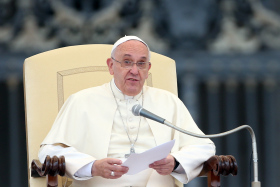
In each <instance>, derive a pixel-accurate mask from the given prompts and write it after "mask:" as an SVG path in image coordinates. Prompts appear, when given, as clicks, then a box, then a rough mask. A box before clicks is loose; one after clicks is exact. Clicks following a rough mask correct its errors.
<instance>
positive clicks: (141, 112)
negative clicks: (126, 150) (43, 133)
mask: <svg viewBox="0 0 280 187" xmlns="http://www.w3.org/2000/svg"><path fill="white" fill-rule="evenodd" d="M132 113H133V114H134V115H135V116H143V117H146V118H149V119H151V120H154V121H157V122H159V123H162V124H165V125H166V126H168V127H171V128H173V129H175V130H177V131H180V132H182V133H184V134H188V135H190V136H194V137H197V138H218V137H223V136H227V135H229V134H232V133H235V132H237V131H240V130H242V129H247V130H248V131H249V133H250V135H251V138H252V150H253V162H254V181H253V182H252V187H260V186H261V183H260V182H259V181H258V154H257V142H256V136H255V133H254V131H253V129H252V128H251V127H250V126H249V125H242V126H240V127H237V128H235V129H232V130H229V131H226V132H223V133H218V134H210V135H202V134H196V133H193V132H190V131H186V130H184V129H182V128H180V127H176V126H174V125H172V123H170V122H169V121H167V120H165V119H164V118H162V117H159V116H157V115H155V114H153V113H151V112H149V111H148V110H145V109H144V108H142V106H141V105H140V104H138V105H134V106H133V107H132Z"/></svg>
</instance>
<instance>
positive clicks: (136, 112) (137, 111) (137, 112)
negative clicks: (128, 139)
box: [132, 104, 142, 116]
mask: <svg viewBox="0 0 280 187" xmlns="http://www.w3.org/2000/svg"><path fill="white" fill-rule="evenodd" d="M141 110H142V106H141V105H140V104H137V105H134V106H133V107H132V113H133V114H134V116H140V111H141Z"/></svg>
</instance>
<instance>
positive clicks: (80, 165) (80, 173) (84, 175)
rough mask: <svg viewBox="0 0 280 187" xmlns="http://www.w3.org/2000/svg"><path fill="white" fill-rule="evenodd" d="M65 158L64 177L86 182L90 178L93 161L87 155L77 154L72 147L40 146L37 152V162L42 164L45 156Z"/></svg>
mask: <svg viewBox="0 0 280 187" xmlns="http://www.w3.org/2000/svg"><path fill="white" fill-rule="evenodd" d="M47 155H49V156H51V157H53V156H55V155H56V156H58V157H59V156H62V155H63V156H65V164H66V168H67V170H66V175H67V176H68V177H70V178H72V179H75V180H88V179H90V178H92V176H91V166H92V164H93V162H94V161H95V159H94V158H93V157H92V156H90V155H87V154H84V153H81V152H78V151H77V150H76V149H75V148H73V147H62V146H60V145H42V146H41V148H40V150H39V154H38V157H39V160H40V162H41V163H43V162H44V160H45V158H46V156H47Z"/></svg>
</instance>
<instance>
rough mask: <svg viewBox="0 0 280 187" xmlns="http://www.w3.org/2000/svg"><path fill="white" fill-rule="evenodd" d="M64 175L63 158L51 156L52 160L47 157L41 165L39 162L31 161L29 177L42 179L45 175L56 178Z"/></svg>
mask: <svg viewBox="0 0 280 187" xmlns="http://www.w3.org/2000/svg"><path fill="white" fill-rule="evenodd" d="M57 174H58V175H60V176H64V175H65V158H64V156H60V157H59V158H58V157H57V156H53V157H52V158H51V157H50V156H49V155H47V156H46V158H45V161H44V163H43V164H41V162H40V161H39V160H36V159H34V160H32V163H31V177H42V176H46V175H50V176H56V175H57Z"/></svg>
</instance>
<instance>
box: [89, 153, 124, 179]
mask: <svg viewBox="0 0 280 187" xmlns="http://www.w3.org/2000/svg"><path fill="white" fill-rule="evenodd" d="M121 164H122V161H121V160H119V159H115V158H104V159H101V160H96V161H95V162H94V164H93V165H92V168H91V174H92V176H101V177H103V178H107V179H117V178H120V177H121V176H122V175H123V174H125V173H127V172H128V169H129V168H128V167H125V166H121ZM112 171H114V173H115V176H111V172H112Z"/></svg>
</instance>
